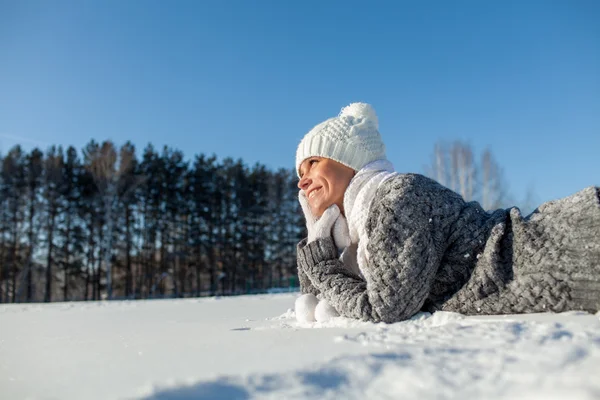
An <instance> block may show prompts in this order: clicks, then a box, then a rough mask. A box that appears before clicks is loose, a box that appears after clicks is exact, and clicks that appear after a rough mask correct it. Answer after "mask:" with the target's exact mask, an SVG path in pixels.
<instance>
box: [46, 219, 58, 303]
mask: <svg viewBox="0 0 600 400" xmlns="http://www.w3.org/2000/svg"><path fill="white" fill-rule="evenodd" d="M55 218H56V210H55V209H52V210H51V211H50V216H49V221H48V257H47V258H46V294H45V295H44V301H45V302H46V303H49V302H51V301H52V251H53V250H54V243H53V239H54V222H55Z"/></svg>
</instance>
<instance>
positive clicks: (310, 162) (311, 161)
mask: <svg viewBox="0 0 600 400" xmlns="http://www.w3.org/2000/svg"><path fill="white" fill-rule="evenodd" d="M316 162H319V160H310V161H309V162H308V163H309V164H310V165H313V164H314V163H316Z"/></svg>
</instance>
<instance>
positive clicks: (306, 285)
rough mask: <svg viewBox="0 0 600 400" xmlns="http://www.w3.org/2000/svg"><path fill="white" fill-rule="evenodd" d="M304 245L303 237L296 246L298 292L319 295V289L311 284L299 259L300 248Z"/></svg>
mask: <svg viewBox="0 0 600 400" xmlns="http://www.w3.org/2000/svg"><path fill="white" fill-rule="evenodd" d="M304 246H306V239H303V240H302V241H301V242H300V243H298V248H297V254H298V260H297V263H296V264H297V266H298V282H300V293H302V294H308V293H310V294H314V295H315V296H318V295H319V291H318V290H317V289H316V288H315V287H314V286H313V284H312V282H311V281H310V279H308V276H307V275H306V272H305V271H304V268H305V266H304V263H302V262H301V260H300V257H299V255H300V249H301V248H302V247H304Z"/></svg>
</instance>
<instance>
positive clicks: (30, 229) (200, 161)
mask: <svg viewBox="0 0 600 400" xmlns="http://www.w3.org/2000/svg"><path fill="white" fill-rule="evenodd" d="M0 166H1V168H0V302H4V303H7V302H31V301H46V302H49V301H62V300H99V299H105V298H107V299H114V298H127V299H134V298H135V299H142V298H152V297H165V296H173V297H184V296H203V295H215V294H224V295H228V294H241V293H252V292H260V291H264V290H266V289H268V288H272V287H290V286H292V287H294V286H296V285H297V279H296V259H295V246H296V244H297V242H298V241H299V240H300V239H301V237H302V235H303V234H304V221H303V219H302V213H301V211H300V210H299V205H298V201H297V187H296V184H297V177H296V174H295V173H294V171H293V170H285V169H279V170H277V171H271V170H269V169H268V168H266V167H265V166H264V165H260V164H256V165H254V166H252V167H248V166H246V165H244V163H243V162H242V161H241V160H233V159H231V158H226V159H223V160H217V158H216V157H215V156H206V155H197V156H195V157H194V158H193V159H192V160H186V159H185V158H184V155H183V154H182V152H180V151H177V150H174V149H172V148H168V147H165V148H163V149H162V151H157V150H156V149H155V148H154V147H153V146H152V145H148V146H147V147H146V148H145V149H144V150H143V152H142V154H141V156H140V157H138V155H137V154H136V149H135V147H134V146H133V145H132V144H131V143H126V144H124V145H123V146H121V147H120V148H118V147H117V146H115V145H114V144H113V143H112V142H110V141H106V142H103V143H101V144H99V143H96V142H94V141H92V142H90V143H89V144H88V145H86V146H85V148H84V149H83V151H82V152H81V154H80V153H78V151H77V150H76V149H75V148H73V147H69V148H67V149H66V150H65V149H63V148H61V147H51V148H50V149H48V150H47V151H45V152H42V151H41V150H39V149H33V150H31V151H30V152H25V151H23V149H22V148H21V147H20V146H15V147H14V148H12V149H11V150H10V151H9V152H8V153H7V154H5V155H0Z"/></svg>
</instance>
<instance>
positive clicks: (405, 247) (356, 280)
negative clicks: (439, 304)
mask: <svg viewBox="0 0 600 400" xmlns="http://www.w3.org/2000/svg"><path fill="white" fill-rule="evenodd" d="M405 189H406V187H401V186H392V187H390V188H389V190H387V191H386V193H381V194H382V195H383V198H380V199H377V201H374V203H373V205H372V207H371V210H370V215H369V223H368V225H367V230H368V231H369V234H370V239H369V246H368V251H369V260H368V265H367V270H366V271H363V274H364V276H365V279H364V280H363V279H361V278H360V277H358V276H356V275H355V274H353V273H352V272H349V271H348V269H347V268H346V267H345V266H344V265H343V264H342V263H341V262H340V261H339V260H338V259H337V253H336V249H335V245H334V243H333V240H332V239H331V238H325V239H319V240H317V241H315V242H312V243H309V244H308V245H306V246H304V247H302V248H299V249H298V260H299V262H300V264H302V265H303V267H304V269H305V271H306V273H307V276H308V278H309V279H310V281H311V282H312V283H313V285H314V286H315V288H317V290H319V291H320V292H321V293H322V296H323V297H324V298H325V299H326V300H327V301H328V302H329V304H331V305H332V306H333V307H334V308H335V309H336V310H337V311H338V312H339V313H340V314H341V315H342V316H345V317H349V318H356V319H362V320H366V321H372V322H387V323H392V322H398V321H402V320H405V319H408V318H410V317H411V316H412V315H414V314H416V313H417V312H418V311H420V309H421V307H422V306H423V303H424V302H425V300H426V298H427V296H428V294H429V289H430V287H431V284H432V282H433V279H434V277H435V273H436V270H437V268H438V266H439V263H440V260H441V251H440V249H442V248H443V246H442V244H441V243H437V242H436V239H435V238H436V237H438V236H437V235H435V234H434V232H433V224H432V223H431V208H432V206H433V203H431V202H429V201H428V199H426V198H422V197H421V194H419V193H418V191H415V190H405Z"/></svg>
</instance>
